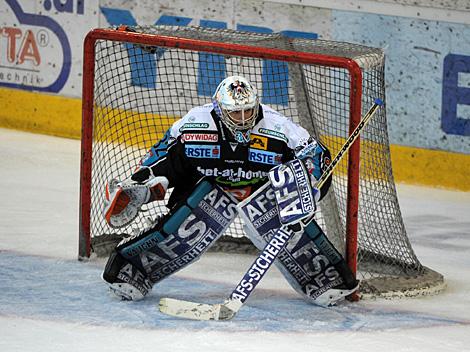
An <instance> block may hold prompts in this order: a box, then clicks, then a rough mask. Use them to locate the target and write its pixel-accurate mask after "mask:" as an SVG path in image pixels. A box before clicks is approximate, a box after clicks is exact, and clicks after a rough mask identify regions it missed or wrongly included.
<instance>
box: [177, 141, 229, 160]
mask: <svg viewBox="0 0 470 352" xmlns="http://www.w3.org/2000/svg"><path fill="white" fill-rule="evenodd" d="M184 151H185V154H186V156H187V157H188V158H210V159H220V146H219V145H198V144H185V145H184Z"/></svg>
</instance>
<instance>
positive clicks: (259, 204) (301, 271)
mask: <svg viewBox="0 0 470 352" xmlns="http://www.w3.org/2000/svg"><path fill="white" fill-rule="evenodd" d="M273 192H274V190H273V189H272V188H271V189H267V190H264V191H263V192H257V193H255V194H254V195H253V196H252V197H251V199H247V200H246V201H244V202H242V203H240V205H239V208H240V214H241V216H242V218H243V220H244V222H245V224H246V226H245V232H246V234H247V236H248V237H249V238H250V239H251V241H252V242H253V243H254V245H255V246H256V247H257V248H258V249H260V250H261V249H262V248H264V246H265V245H266V243H267V242H268V241H269V240H270V239H271V237H272V235H273V233H274V231H275V230H276V229H279V228H280V227H281V221H280V219H279V213H278V211H277V207H276V203H275V202H274V199H275V195H274V194H273ZM312 221H314V220H312ZM315 224H316V223H315ZM307 228H308V230H309V232H310V234H308V233H307V231H298V232H295V234H294V235H293V237H292V238H291V239H290V241H289V243H288V244H287V246H286V247H285V248H284V249H283V250H282V251H281V252H280V253H279V255H278V257H277V260H276V266H277V267H278V268H279V270H280V271H281V273H282V274H283V275H284V276H285V277H286V279H287V281H288V282H289V284H290V285H291V286H292V287H293V288H294V289H295V290H296V291H297V292H298V293H300V294H301V295H302V296H303V297H304V298H305V299H306V300H307V301H309V302H311V303H314V304H318V305H322V306H329V305H332V304H334V303H336V302H337V301H338V300H340V299H342V298H343V297H344V294H346V295H347V294H350V293H351V292H353V291H354V290H355V289H356V288H357V282H356V281H355V280H354V281H351V282H349V280H348V285H345V286H343V285H344V284H345V278H343V276H344V275H343V274H344V273H340V272H338V269H337V267H338V268H339V267H340V265H342V263H344V265H346V263H345V262H344V259H342V257H341V255H340V254H339V253H338V252H337V251H336V249H334V247H333V245H331V243H329V242H328V243H323V244H322V243H321V242H325V240H326V236H324V235H323V236H320V232H321V233H322V234H323V232H322V231H321V229H320V228H319V227H318V228H317V227H315V228H313V229H312V227H308V226H307ZM313 230H315V231H313ZM317 230H319V231H317ZM312 237H313V238H315V241H317V242H318V244H319V246H317V244H316V243H315V241H314V240H312ZM328 244H329V246H330V247H331V248H328V247H327V245H328ZM319 247H320V248H319ZM327 249H328V251H327ZM333 249H334V250H333ZM323 251H325V252H326V253H324V252H323ZM338 264H340V265H338ZM348 270H349V268H348ZM349 273H350V270H349ZM351 277H352V273H351ZM350 284H351V285H350ZM332 289H335V290H338V291H332V292H331V293H330V291H331V290H332ZM349 290H352V291H351V292H347V291H349Z"/></svg>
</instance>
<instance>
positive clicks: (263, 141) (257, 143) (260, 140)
mask: <svg viewBox="0 0 470 352" xmlns="http://www.w3.org/2000/svg"><path fill="white" fill-rule="evenodd" d="M250 147H251V148H254V149H263V150H267V149H268V138H267V137H263V136H260V135H257V134H252V135H251V142H250Z"/></svg>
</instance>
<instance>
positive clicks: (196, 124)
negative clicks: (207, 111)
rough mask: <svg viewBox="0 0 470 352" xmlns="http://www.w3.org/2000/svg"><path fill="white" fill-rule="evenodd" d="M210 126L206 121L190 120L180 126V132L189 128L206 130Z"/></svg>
mask: <svg viewBox="0 0 470 352" xmlns="http://www.w3.org/2000/svg"><path fill="white" fill-rule="evenodd" d="M208 128H209V124H208V123H205V122H188V123H185V124H184V125H183V126H181V127H180V132H182V131H187V130H206V129H208Z"/></svg>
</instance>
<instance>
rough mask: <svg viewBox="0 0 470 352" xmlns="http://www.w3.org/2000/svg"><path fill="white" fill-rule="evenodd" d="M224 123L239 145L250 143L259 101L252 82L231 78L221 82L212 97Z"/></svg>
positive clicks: (240, 78)
mask: <svg viewBox="0 0 470 352" xmlns="http://www.w3.org/2000/svg"><path fill="white" fill-rule="evenodd" d="M212 99H213V104H214V107H215V108H216V111H217V113H218V115H219V117H220V119H221V121H222V123H223V124H224V125H225V126H226V127H227V128H228V130H229V131H230V132H231V133H232V134H233V136H234V138H235V140H236V141H237V142H238V143H248V142H249V141H250V131H251V129H252V128H253V126H254V125H255V122H256V117H257V116H258V109H259V99H258V95H257V94H256V92H255V90H254V88H253V87H252V86H251V84H250V82H248V80H247V79H246V78H244V77H241V76H231V77H227V78H226V79H224V80H223V81H222V82H220V84H219V86H218V87H217V89H216V90H215V93H214V96H213V97H212Z"/></svg>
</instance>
